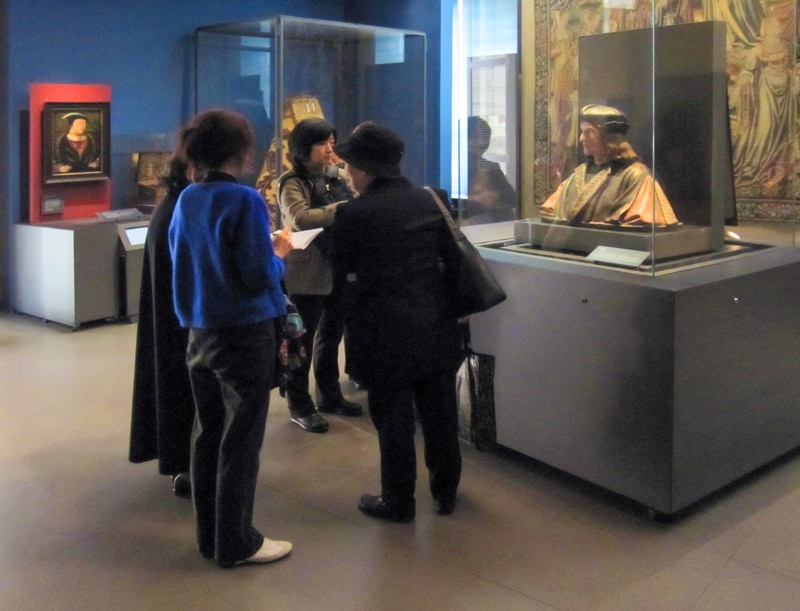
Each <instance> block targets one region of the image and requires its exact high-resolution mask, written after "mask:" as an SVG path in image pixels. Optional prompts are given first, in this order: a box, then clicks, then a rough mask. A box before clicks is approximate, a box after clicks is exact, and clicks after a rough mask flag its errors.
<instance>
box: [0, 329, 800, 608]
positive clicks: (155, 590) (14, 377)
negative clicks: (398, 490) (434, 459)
mask: <svg viewBox="0 0 800 611" xmlns="http://www.w3.org/2000/svg"><path fill="white" fill-rule="evenodd" d="M135 330H136V325H135V324H125V323H107V324H100V325H95V326H90V327H86V328H82V329H80V330H78V331H74V332H73V331H72V330H71V329H69V328H66V327H62V326H60V325H57V324H47V323H44V322H42V321H40V320H37V319H34V318H31V317H28V316H24V315H14V314H4V315H0V384H1V385H2V393H0V405H2V409H0V460H1V461H2V465H3V469H2V470H0V608H2V609H14V610H28V609H30V610H37V611H38V610H41V609H55V610H60V609H70V610H71V609H82V610H95V609H97V610H101V609H102V610H105V609H159V610H165V609H174V610H180V609H214V610H227V609H231V610H232V609H269V610H283V609H291V610H295V609H300V610H304V609H325V610H338V609H343V610H344V609H346V610H354V609H359V610H361V609H364V610H383V609H387V610H389V609H391V610H394V609H397V610H400V609H403V610H406V609H453V610H455V609H459V610H462V609H463V610H466V609H476V610H483V609H504V610H512V609H520V610H522V609H524V610H554V609H558V610H575V611H578V610H581V611H583V610H594V609H606V610H614V611H620V610H626V609H630V610H637V611H640V610H645V611H650V610H693V611H694V610H698V611H699V610H720V611H723V610H724V611H732V610H748V611H749V610H755V609H759V610H760V609H771V610H779V609H786V610H789V609H800V453H793V454H792V455H789V456H787V457H784V458H783V459H781V460H779V461H776V463H774V464H772V465H769V466H768V467H766V468H764V469H762V470H761V471H760V472H759V473H758V474H757V475H756V476H754V477H749V478H746V479H745V480H744V481H741V482H738V483H737V484H735V485H733V486H731V487H730V488H728V489H726V490H724V491H722V492H720V493H719V494H716V495H714V497H713V498H711V499H708V500H706V501H704V502H702V503H700V504H699V505H698V506H696V507H694V508H693V509H692V510H691V511H690V512H688V513H687V514H686V515H684V516H683V517H682V518H681V519H680V520H677V521H675V522H672V523H658V522H652V521H649V520H648V519H647V517H646V514H645V513H644V512H643V511H641V509H640V508H639V507H636V506H634V505H632V504H631V503H629V502H626V501H625V500H624V499H620V498H617V497H615V496H612V495H610V494H608V493H605V492H603V491H601V490H598V489H596V488H594V487H591V486H589V485H586V484H584V483H582V482H579V481H576V480H575V479H573V478H570V477H568V476H565V475H563V474H560V473H557V472H554V471H552V470H550V469H548V468H546V467H545V466H543V465H538V464H533V463H532V462H531V461H527V460H524V459H521V458H520V457H516V456H513V455H510V454H509V453H505V452H489V453H481V452H477V451H475V450H474V449H473V448H471V447H468V446H465V447H464V475H463V481H462V486H461V490H460V496H459V502H458V505H457V507H456V511H455V513H454V514H453V515H452V516H446V517H445V516H438V515H436V514H435V513H434V512H433V509H432V504H431V500H430V496H429V494H428V493H427V473H426V472H425V470H424V467H423V466H422V453H421V451H422V448H421V444H419V447H418V450H419V461H420V477H419V481H418V488H417V519H416V521H415V522H413V523H411V524H405V525H400V524H386V523H381V522H378V521H375V520H373V519H370V518H369V517H366V516H364V515H362V514H361V513H360V512H358V511H357V509H356V502H357V500H358V497H359V496H360V495H361V494H362V493H365V492H377V491H378V490H379V486H378V450H377V441H376V437H375V433H374V430H373V428H372V425H371V423H370V421H369V418H368V416H364V417H361V418H355V419H348V418H340V417H331V418H330V421H331V430H330V431H329V432H328V433H327V434H324V435H314V434H310V433H307V432H304V431H302V430H300V429H299V428H297V427H296V426H294V425H292V424H291V423H290V422H289V418H288V411H287V408H286V403H285V401H284V400H282V399H281V398H280V397H279V396H278V395H277V393H276V394H275V395H274V396H273V398H272V404H271V407H270V415H269V419H268V425H267V435H266V441H265V444H264V448H263V450H262V454H261V458H262V467H261V473H260V478H259V488H258V495H257V500H256V520H255V522H256V525H257V526H259V527H260V528H261V529H262V530H263V531H264V532H265V534H267V535H268V536H270V537H273V538H286V539H289V540H290V541H292V542H293V543H294V545H295V549H294V551H293V552H292V554H291V555H290V556H289V557H288V558H287V559H285V560H282V561H280V562H277V563H275V564H272V565H267V566H246V567H238V568H234V569H229V570H223V569H220V568H218V567H217V566H216V565H214V564H213V563H211V562H209V561H207V560H205V559H203V557H202V556H201V555H200V554H199V553H198V551H197V549H196V547H195V543H194V532H193V516H192V507H191V502H190V501H187V500H184V499H181V498H178V497H175V496H174V495H173V494H172V491H171V486H170V482H169V480H168V478H166V477H163V476H159V475H158V474H157V473H156V467H155V465H154V464H153V463H146V464H141V465H134V464H130V463H129V462H128V461H127V445H128V429H129V421H130V396H131V383H132V366H133V351H134V344H135ZM343 385H344V388H345V391H346V392H347V394H348V396H349V397H350V398H351V399H354V400H360V401H362V403H363V402H364V399H365V396H364V393H363V392H359V391H357V390H355V389H353V388H352V387H351V386H350V385H349V383H348V382H346V381H345V382H343Z"/></svg>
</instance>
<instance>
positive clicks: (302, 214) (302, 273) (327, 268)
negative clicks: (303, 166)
mask: <svg viewBox="0 0 800 611" xmlns="http://www.w3.org/2000/svg"><path fill="white" fill-rule="evenodd" d="M278 184H279V187H278V207H279V209H280V214H281V221H282V224H283V226H284V227H289V228H290V229H291V230H292V231H305V230H307V229H316V228H318V227H322V228H326V227H330V226H331V225H332V224H333V218H334V214H335V213H336V208H337V206H338V205H339V203H340V202H337V203H334V204H328V205H327V206H322V207H319V208H312V207H311V206H310V202H311V186H310V185H309V184H308V182H307V181H305V180H303V179H302V178H299V177H295V176H292V177H289V178H286V179H285V180H280V179H279V183H278ZM320 237H321V236H320ZM317 239H319V238H317ZM315 241H316V240H315ZM283 279H284V282H285V283H286V288H287V289H288V291H289V294H290V295H328V294H330V292H331V291H332V290H333V272H332V270H331V264H330V262H329V261H328V257H327V256H326V255H325V253H323V252H322V250H321V249H320V248H319V247H318V246H317V245H316V244H315V243H314V242H312V243H311V244H309V246H308V247H307V248H305V249H303V250H298V249H295V250H293V251H292V252H290V253H289V256H287V257H286V273H285V274H284V276H283Z"/></svg>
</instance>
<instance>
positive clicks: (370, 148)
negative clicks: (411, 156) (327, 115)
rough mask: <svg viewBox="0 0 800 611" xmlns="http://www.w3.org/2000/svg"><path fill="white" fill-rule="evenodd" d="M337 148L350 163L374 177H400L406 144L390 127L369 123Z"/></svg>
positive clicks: (335, 147)
mask: <svg viewBox="0 0 800 611" xmlns="http://www.w3.org/2000/svg"><path fill="white" fill-rule="evenodd" d="M333 150H334V151H336V154H337V155H338V156H339V157H341V158H342V159H344V160H345V161H346V162H347V163H349V164H350V165H353V166H355V167H357V168H358V169H359V170H363V171H364V172H366V173H367V174H370V175H372V176H375V177H380V176H399V175H400V167H399V166H400V160H401V159H402V158H403V151H404V150H405V145H404V144H403V141H402V140H401V139H400V136H398V135H397V134H396V133H394V132H393V131H392V130H391V129H389V128H388V127H383V126H382V125H376V124H375V123H365V124H362V125H360V126H358V127H357V128H356V129H354V130H353V133H352V134H350V139H349V140H347V142H342V143H341V144H337V145H336V146H334V147H333Z"/></svg>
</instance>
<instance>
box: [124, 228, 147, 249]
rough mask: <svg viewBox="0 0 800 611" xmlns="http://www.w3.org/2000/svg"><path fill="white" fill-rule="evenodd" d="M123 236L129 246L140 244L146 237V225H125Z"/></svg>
mask: <svg viewBox="0 0 800 611" xmlns="http://www.w3.org/2000/svg"><path fill="white" fill-rule="evenodd" d="M125 236H126V237H127V238H128V243H129V244H130V245H131V246H141V245H142V244H144V240H145V238H146V237H147V225H144V226H142V227H126V228H125Z"/></svg>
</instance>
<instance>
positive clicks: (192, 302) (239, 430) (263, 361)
mask: <svg viewBox="0 0 800 611" xmlns="http://www.w3.org/2000/svg"><path fill="white" fill-rule="evenodd" d="M254 140H255V138H254V134H253V129H252V127H251V126H250V124H249V123H248V121H247V119H245V118H244V117H243V116H241V115H239V114H238V113H235V112H232V111H227V110H212V111H208V112H206V113H203V114H200V115H198V116H197V117H195V119H194V121H193V122H192V124H191V125H190V126H189V127H188V129H187V132H186V134H185V139H184V150H183V155H184V156H185V159H186V162H187V164H188V166H189V175H190V178H191V179H192V180H193V182H194V184H191V185H189V186H188V187H187V188H186V189H185V190H184V191H183V192H182V193H181V195H180V198H179V199H178V203H177V205H176V208H175V212H174V214H173V217H172V221H171V223H170V228H169V246H170V254H171V257H172V262H173V295H174V302H175V313H176V314H177V316H178V320H179V321H180V323H181V325H182V326H184V327H188V328H189V344H188V348H187V353H186V360H187V365H188V368H189V376H190V379H191V383H192V392H193V394H194V400H195V408H196V414H195V423H194V431H193V433H192V448H191V479H192V498H193V501H194V507H195V515H196V519H197V542H198V545H199V547H200V552H201V553H202V554H203V556H205V557H206V558H213V559H215V560H216V561H217V562H218V563H219V564H220V565H221V566H224V567H229V566H233V565H235V564H240V563H244V562H254V563H263V562H271V561H273V560H277V559H279V558H282V557H284V556H286V555H287V554H288V553H289V552H290V551H291V549H292V545H291V543H289V542H288V541H272V540H270V539H267V538H266V537H264V536H263V535H262V534H261V533H260V532H259V531H258V530H256V529H255V528H254V527H253V524H252V518H253V502H254V497H255V488H256V480H257V478H258V468H259V453H260V451H261V445H262V442H263V439H264V428H265V426H266V418H267V408H268V405H269V393H270V388H271V382H272V372H273V368H274V364H275V355H276V335H275V318H276V317H278V316H281V315H282V314H284V313H285V311H286V305H285V300H284V297H283V292H282V290H281V286H280V281H281V278H282V277H283V272H284V263H283V257H285V256H286V255H287V254H288V253H289V252H290V251H291V241H290V236H289V234H288V232H284V233H283V234H281V235H279V236H277V237H276V238H275V239H274V243H273V239H272V237H271V232H270V223H269V217H268V216H267V209H266V207H265V206H264V200H263V199H262V197H261V195H260V194H259V193H258V192H257V191H256V190H255V189H252V188H250V187H246V186H244V185H240V184H238V182H237V180H236V178H235V176H237V175H240V174H241V173H242V172H243V171H244V169H245V167H246V166H247V163H248V161H249V159H250V156H251V154H252V149H253V143H254Z"/></svg>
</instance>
